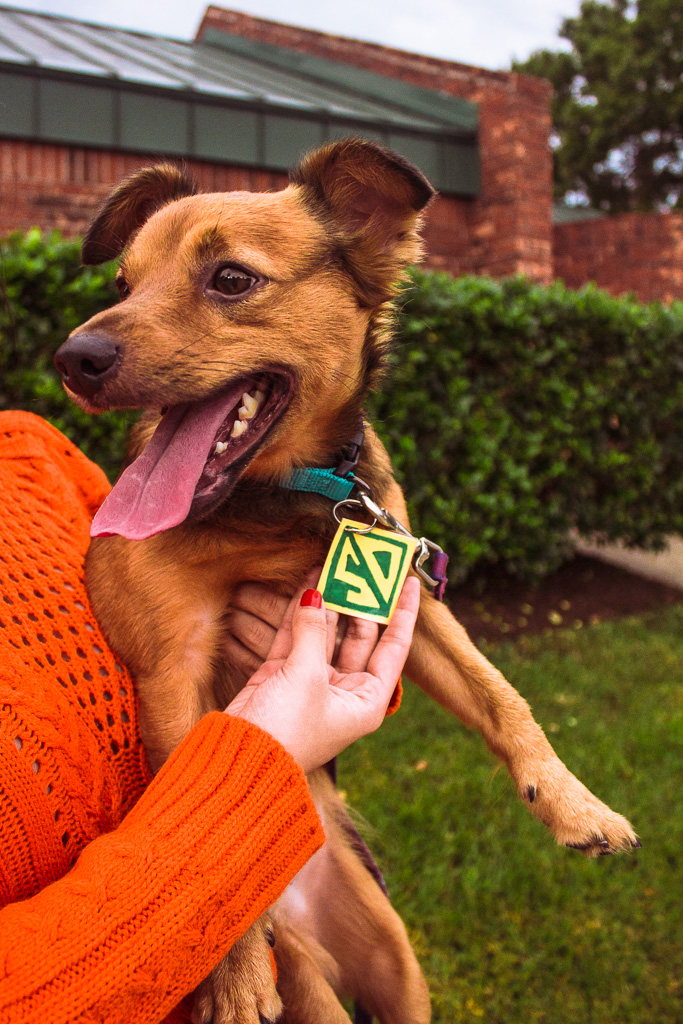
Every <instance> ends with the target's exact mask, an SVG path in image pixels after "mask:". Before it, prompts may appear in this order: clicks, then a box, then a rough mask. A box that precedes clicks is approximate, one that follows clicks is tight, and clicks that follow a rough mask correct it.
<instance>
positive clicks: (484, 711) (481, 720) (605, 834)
mask: <svg viewBox="0 0 683 1024" xmlns="http://www.w3.org/2000/svg"><path fill="white" fill-rule="evenodd" d="M406 675H407V676H408V677H409V678H410V679H412V680H413V682H415V683H417V685H418V686H420V687H421V688H422V689H423V690H424V691H425V692H426V693H428V694H429V695H430V696H431V697H433V698H434V699H435V700H436V701H438V703H439V704H441V705H442V707H444V708H446V709H447V710H448V711H451V712H452V713H453V714H454V715H457V717H458V718H460V719H461V720H462V721H463V722H464V723H465V725H467V726H469V727H470V728H475V729H478V730H479V731H480V732H481V734H482V736H483V737H484V740H485V741H486V744H487V746H488V747H489V749H490V750H492V751H493V753H494V754H496V755H497V756H498V757H500V758H501V760H503V761H504V762H505V764H506V765H507V767H508V770H509V772H510V774H511V775H512V778H513V779H514V781H515V785H516V786H517V791H518V793H519V795H520V797H521V798H522V800H523V801H524V802H525V803H526V805H527V806H528V808H529V810H530V811H531V813H532V814H533V815H535V817H537V818H540V820H541V821H542V822H543V823H544V824H545V825H547V826H548V828H549V829H550V830H551V832H552V833H553V835H554V836H555V838H556V839H557V841H558V843H562V844H564V845H565V846H572V847H576V848H577V849H579V850H582V851H584V852H585V853H587V854H588V855H589V856H597V855H599V854H601V853H610V852H614V851H616V850H624V849H630V848H631V847H633V846H636V845H637V840H636V836H635V833H634V832H633V829H632V828H631V826H630V825H629V823H628V821H626V819H625V818H622V816H621V815H620V814H615V813H614V812H613V811H611V810H610V809H609V807H607V806H606V805H605V804H603V803H602V802H601V801H600V800H598V799H597V797H595V796H593V794H592V793H591V792H589V790H588V789H586V787H585V786H584V785H582V783H580V782H579V781H578V779H576V778H575V777H574V776H573V775H572V773H571V772H570V771H569V770H568V769H567V768H566V767H565V766H564V764H563V763H562V761H560V759H559V758H558V756H557V755H556V753H555V751H554V750H553V749H552V747H551V746H550V744H549V743H548V740H547V739H546V737H545V734H544V733H543V730H542V729H541V727H540V725H538V723H537V722H536V721H534V718H533V716H532V714H531V710H530V708H529V705H528V704H527V702H526V701H525V700H524V699H523V698H522V697H520V695H519V694H518V693H517V691H516V690H515V689H513V687H512V686H510V684H509V683H508V682H507V680H506V679H504V677H503V676H502V675H501V673H500V672H499V671H498V670H497V669H496V668H494V666H493V665H492V664H491V663H490V662H489V661H487V659H486V658H485V657H484V656H483V654H481V653H480V652H479V651H478V650H477V648H476V647H475V646H474V644H473V643H472V642H471V640H470V639H469V637H468V636H467V633H466V632H465V630H464V629H463V627H462V626H461V625H460V623H458V622H456V620H455V619H454V618H453V616H452V615H451V614H450V612H449V611H448V609H447V608H446V607H445V605H443V604H439V602H437V601H435V600H434V599H433V598H432V597H429V596H427V595H425V596H424V597H423V599H422V604H421V606H420V615H419V618H418V623H417V627H416V630H415V638H414V640H413V645H412V648H411V652H410V656H409V658H408V663H407V665H406Z"/></svg>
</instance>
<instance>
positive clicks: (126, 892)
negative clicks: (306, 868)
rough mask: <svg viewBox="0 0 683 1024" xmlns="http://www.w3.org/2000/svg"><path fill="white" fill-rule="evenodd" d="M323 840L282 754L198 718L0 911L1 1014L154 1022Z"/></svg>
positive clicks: (25, 1019) (254, 732)
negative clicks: (126, 802) (153, 773)
mask: <svg viewBox="0 0 683 1024" xmlns="http://www.w3.org/2000/svg"><path fill="white" fill-rule="evenodd" d="M323 840H324V836H323V832H322V828H321V825H320V822H319V819H318V817H317V814H316V811H315V808H314V806H313V803H312V800H311V798H310V796H309V794H308V790H307V788H306V783H305V780H304V776H303V774H302V773H301V771H300V769H299V768H298V767H297V766H296V764H295V763H294V761H293V760H292V759H291V758H290V757H289V755H288V754H287V753H286V752H285V751H284V750H283V749H282V748H281V747H279V746H278V745H277V744H276V743H275V742H274V741H273V740H272V739H271V737H269V736H268V735H267V734H265V733H263V732H261V731H260V730H259V729H257V728H256V727H255V726H251V725H249V724H248V723H246V722H243V721H241V720H240V719H235V718H230V717H229V716H227V715H224V714H220V713H218V712H216V713H213V714H211V715H208V716H207V717H206V718H205V719H202V721H201V722H200V723H199V725H198V726H197V727H196V728H195V729H194V730H193V732H192V733H191V734H190V735H189V736H188V737H187V738H186V740H185V741H184V742H183V743H182V744H181V746H180V747H179V748H178V750H177V751H176V752H175V754H174V755H173V756H172V757H171V759H170V760H169V761H168V763H167V764H166V765H165V766H164V767H163V768H162V770H161V772H160V773H159V775H158V776H157V777H156V778H155V779H154V781H153V782H152V784H151V785H150V786H149V788H148V789H147V790H146V792H145V793H144V794H143V796H142V798H141V799H140V801H139V802H138V804H137V805H136V806H135V808H134V809H133V810H132V811H131V812H130V814H129V815H128V816H127V817H126V818H125V819H124V821H123V822H122V824H121V826H120V827H119V828H118V829H117V830H116V831H115V832H112V833H110V834H109V835H106V836H102V837H101V838H99V839H97V840H95V841H94V842H93V843H91V844H90V845H89V846H88V847H86V849H85V850H84V851H83V853H82V854H81V856H80V858H79V860H78V862H77V864H76V866H75V867H74V868H73V870H72V871H71V872H70V873H69V874H68V875H66V876H65V877H64V878H62V879H61V880H60V881H58V882H56V883H54V884H53V885H51V886H49V887H48V888H46V889H44V890H43V891H42V892H40V893H39V894H38V895H36V896H34V897H33V898H32V899H30V900H26V901H25V902H23V903H18V904H13V905H11V906H8V907H5V908H4V909H3V910H1V911H0V1022H1V1024H14V1022H17V1024H18V1022H19V1021H21V1024H34V1022H35V1024H45V1022H46V1021H49V1022H50V1024H67V1022H72V1021H80V1020H82V1021H88V1022H94V1021H102V1022H105V1021H106V1024H130V1021H131V1020H133V1019H134V1020H135V1021H136V1022H137V1024H147V1022H148V1024H152V1022H156V1021H159V1020H161V1019H162V1018H163V1017H164V1015H165V1014H166V1013H167V1012H168V1011H169V1010H170V1009H171V1008H172V1007H173V1006H174V1005H175V1004H176V1003H178V1002H179V1000H180V999H181V998H182V997H183V996H184V995H186V994H187V993H188V992H190V991H191V990H192V989H193V988H194V987H195V986H196V985H197V984H198V983H199V982H200V981H201V980H202V978H204V977H205V976H206V975H207V974H208V973H209V971H210V970H211V969H212V968H213V967H214V966H215V965H216V964H217V963H218V962H219V961H220V960H221V958H222V957H223V956H224V954H225V953H226V952H227V950H228V949H229V948H230V946H231V945H232V943H233V942H234V941H235V939H236V938H238V937H239V935H241V934H242V933H243V932H244V931H245V930H246V929H247V927H248V926H249V925H250V924H251V923H252V922H253V921H254V920H256V918H257V917H258V916H259V915H260V914H261V913H262V912H263V911H264V910H265V909H266V908H267V907H268V906H269V905H270V904H272V903H273V902H274V900H275V899H276V898H277V897H278V896H279V895H280V893H281V892H282V891H283V889H284V888H285V886H286V885H287V884H288V882H289V881H290V880H291V879H292V878H293V876H294V875H295V874H296V872H297V871H298V870H299V869H300V868H301V867H302V865H303V864H304V863H305V861H306V860H307V859H308V858H309V857H310V856H311V854H312V853H314V852H315V850H316V849H318V848H319V847H320V846H321V845H322V842H323Z"/></svg>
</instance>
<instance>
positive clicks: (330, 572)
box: [318, 519, 418, 623]
mask: <svg viewBox="0 0 683 1024" xmlns="http://www.w3.org/2000/svg"><path fill="white" fill-rule="evenodd" d="M359 531H363V532H359ZM417 543H418V542H417V540H416V539H415V538H414V537H404V536H403V535H402V534H400V533H393V532H392V531H390V530H379V529H377V528H376V527H375V528H373V529H372V530H370V531H368V528H367V526H366V525H365V524H364V523H356V522H354V521H353V520H352V519H342V521H341V523H340V524H339V529H338V530H337V532H336V534H335V536H334V540H333V541H332V546H331V547H330V550H329V551H328V553H327V559H326V560H325V565H324V566H323V571H322V576H321V577H320V582H319V583H318V590H319V591H320V592H321V594H322V595H323V597H324V599H325V604H326V606H327V607H328V608H331V609H332V611H335V612H343V613H344V614H345V615H355V616H357V617H358V618H361V619H372V620H373V621H374V622H384V623H387V622H388V621H389V619H390V618H391V616H392V615H393V613H394V609H395V607H396V602H397V601H398V598H399V594H400V593H401V587H402V586H403V581H404V580H405V578H406V576H407V575H408V570H409V569H410V566H411V564H412V559H413V555H414V553H415V548H416V547H417Z"/></svg>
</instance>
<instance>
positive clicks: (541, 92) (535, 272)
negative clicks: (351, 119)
mask: <svg viewBox="0 0 683 1024" xmlns="http://www.w3.org/2000/svg"><path fill="white" fill-rule="evenodd" d="M207 28H213V29H218V30H223V31H226V32H229V33H231V34H232V35H237V36H243V37H246V38H249V39H255V40H258V41H260V42H264V43H271V44H272V45H274V46H283V47H289V48H290V49H293V50H301V51H303V52H305V53H308V54H311V55H313V56H318V57H326V58H328V59H329V60H336V61H338V62H339V63H342V64H351V65H353V66H355V67H359V68H365V69H366V70H368V71H374V72H377V73H378V74H383V75H387V76H388V77H391V78H399V79H401V80H402V81H404V82H409V83H411V84H412V85H417V86H421V87H423V88H425V89H435V90H440V91H441V92H446V93H450V94H451V95H452V96H459V97H461V98H462V99H466V100H470V101H472V102H474V103H478V104H479V114H480V145H481V164H482V166H481V170H482V191H481V194H480V195H479V196H478V197H477V198H476V199H475V200H458V199H451V198H446V197H441V198H440V199H439V201H438V203H437V204H435V205H434V207H433V209H432V213H431V216H430V218H429V223H428V226H427V231H426V239H427V244H428V249H429V254H430V258H429V261H428V262H429V264H430V265H431V266H436V267H440V268H443V269H446V270H449V271H451V273H464V272H473V273H480V274H493V275H494V276H497V277H500V276H504V275H507V274H515V273H524V274H527V275H528V276H529V277H531V278H533V279H534V280H536V281H540V282H545V281H549V280H550V279H551V278H552V160H551V154H550V150H549V148H548V136H549V133H550V97H551V92H552V89H551V86H550V83H548V82H545V81H543V80H541V79H538V78H530V77H529V76H527V75H517V74H510V73H508V72H502V71H487V70H485V69H482V68H475V67H470V66H469V65H465V64H456V63H454V62H453V61H448V60H439V59H437V58H435V57H424V56H421V55H420V54H414V53H406V52H405V51H403V50H396V49H393V48H392V47H387V46H379V45H378V44H376V43H366V42H362V41H360V40H357V39H346V38H344V37H342V36H334V35H329V34H328V33H326V32H314V31H311V30H310V29H302V28H295V27H293V26H291V25H283V24H280V23H278V22H273V21H266V20H264V19H262V18H253V17H251V16H250V15H248V14H241V13H239V12H238V11H227V10H223V9H222V8H220V7H209V8H208V9H207V11H206V14H205V15H204V18H203V20H202V23H201V25H200V26H199V29H198V31H197V38H198V39H200V38H201V36H202V34H203V32H204V31H205V30H206V29H207Z"/></svg>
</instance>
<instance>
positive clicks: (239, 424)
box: [230, 420, 249, 437]
mask: <svg viewBox="0 0 683 1024" xmlns="http://www.w3.org/2000/svg"><path fill="white" fill-rule="evenodd" d="M248 426H249V424H248V423H247V421H246V420H235V422H234V424H233V428H232V430H231V431H230V437H241V435H242V434H243V433H244V431H245V430H246V429H247V428H248Z"/></svg>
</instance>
